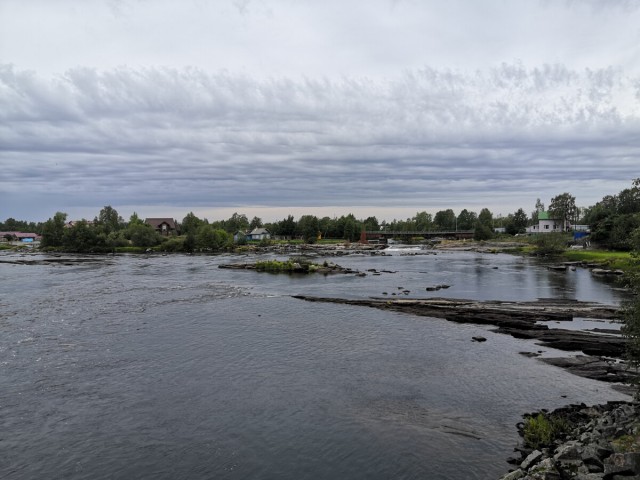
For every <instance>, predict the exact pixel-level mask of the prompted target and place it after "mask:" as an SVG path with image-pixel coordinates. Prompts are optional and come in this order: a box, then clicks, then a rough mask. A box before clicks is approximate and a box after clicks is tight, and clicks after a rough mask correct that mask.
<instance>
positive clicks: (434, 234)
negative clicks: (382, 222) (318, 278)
mask: <svg viewBox="0 0 640 480" xmlns="http://www.w3.org/2000/svg"><path fill="white" fill-rule="evenodd" d="M473 232H474V231H473V230H438V231H429V232H422V231H408V232H407V231H404V232H403V231H395V230H373V231H365V232H363V234H364V237H365V238H364V239H363V238H361V240H366V241H369V240H376V241H378V242H380V241H384V242H386V241H387V240H388V239H390V238H397V239H400V240H407V239H410V238H424V239H425V240H433V239H436V238H446V239H448V240H463V239H468V238H473Z"/></svg>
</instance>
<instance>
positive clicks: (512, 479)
mask: <svg viewBox="0 0 640 480" xmlns="http://www.w3.org/2000/svg"><path fill="white" fill-rule="evenodd" d="M523 477H524V472H523V471H522V470H521V469H518V470H514V471H513V472H510V473H507V474H506V475H503V476H502V477H500V480H518V479H519V478H523Z"/></svg>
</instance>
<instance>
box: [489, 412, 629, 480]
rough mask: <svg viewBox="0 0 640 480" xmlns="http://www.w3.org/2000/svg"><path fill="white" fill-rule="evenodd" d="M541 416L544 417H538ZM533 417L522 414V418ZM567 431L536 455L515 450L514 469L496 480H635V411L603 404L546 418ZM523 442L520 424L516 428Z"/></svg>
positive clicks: (522, 448) (522, 449) (527, 449)
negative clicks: (555, 421) (561, 421)
mask: <svg viewBox="0 0 640 480" xmlns="http://www.w3.org/2000/svg"><path fill="white" fill-rule="evenodd" d="M542 413H543V414H546V413H547V412H546V411H543V412H542ZM536 415H538V412H536V413H534V414H527V415H525V416H524V417H525V418H527V417H531V416H536ZM551 415H552V416H554V417H556V418H558V417H559V418H561V419H562V420H564V422H565V424H566V425H568V431H567V433H565V434H563V435H562V436H561V437H560V438H558V439H556V440H553V441H552V442H550V444H548V445H539V448H538V449H535V450H534V449H531V448H525V447H518V448H516V449H515V451H516V452H518V453H519V456H518V457H517V458H512V459H510V460H509V463H511V464H513V465H514V467H515V469H513V470H512V471H511V472H509V473H507V474H505V475H503V476H502V477H501V478H500V480H516V479H522V480H567V479H572V480H625V479H626V480H631V479H640V417H639V415H640V405H639V404H638V403H637V402H634V403H628V402H609V403H607V404H605V405H596V406H592V407H588V406H587V405H585V404H580V405H569V406H567V407H563V408H560V409H557V410H555V411H553V412H552V413H551ZM518 430H519V433H520V435H521V436H522V437H524V423H520V424H518Z"/></svg>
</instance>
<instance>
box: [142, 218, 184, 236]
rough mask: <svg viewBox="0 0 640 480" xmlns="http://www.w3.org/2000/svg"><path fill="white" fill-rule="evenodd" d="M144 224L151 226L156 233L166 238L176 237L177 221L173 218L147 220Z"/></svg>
mask: <svg viewBox="0 0 640 480" xmlns="http://www.w3.org/2000/svg"><path fill="white" fill-rule="evenodd" d="M144 223H146V224H147V225H151V226H152V227H153V228H154V229H155V231H156V232H158V233H159V234H160V235H162V236H164V237H168V236H169V235H176V234H177V233H178V232H177V230H178V229H177V227H176V221H175V220H174V219H173V218H145V219H144Z"/></svg>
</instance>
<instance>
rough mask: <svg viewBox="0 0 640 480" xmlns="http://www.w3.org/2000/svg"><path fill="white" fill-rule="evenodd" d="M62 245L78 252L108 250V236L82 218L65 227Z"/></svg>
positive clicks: (66, 248) (70, 250)
mask: <svg viewBox="0 0 640 480" xmlns="http://www.w3.org/2000/svg"><path fill="white" fill-rule="evenodd" d="M62 247H63V248H64V249H65V250H67V251H69V252H77V253H87V252H104V251H106V250H107V245H106V236H105V235H104V233H102V234H98V232H97V231H96V229H95V228H94V227H92V226H90V225H88V224H87V222H86V221H85V220H82V221H80V222H78V223H76V224H75V225H74V226H73V227H70V228H65V229H64V235H63V240H62Z"/></svg>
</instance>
